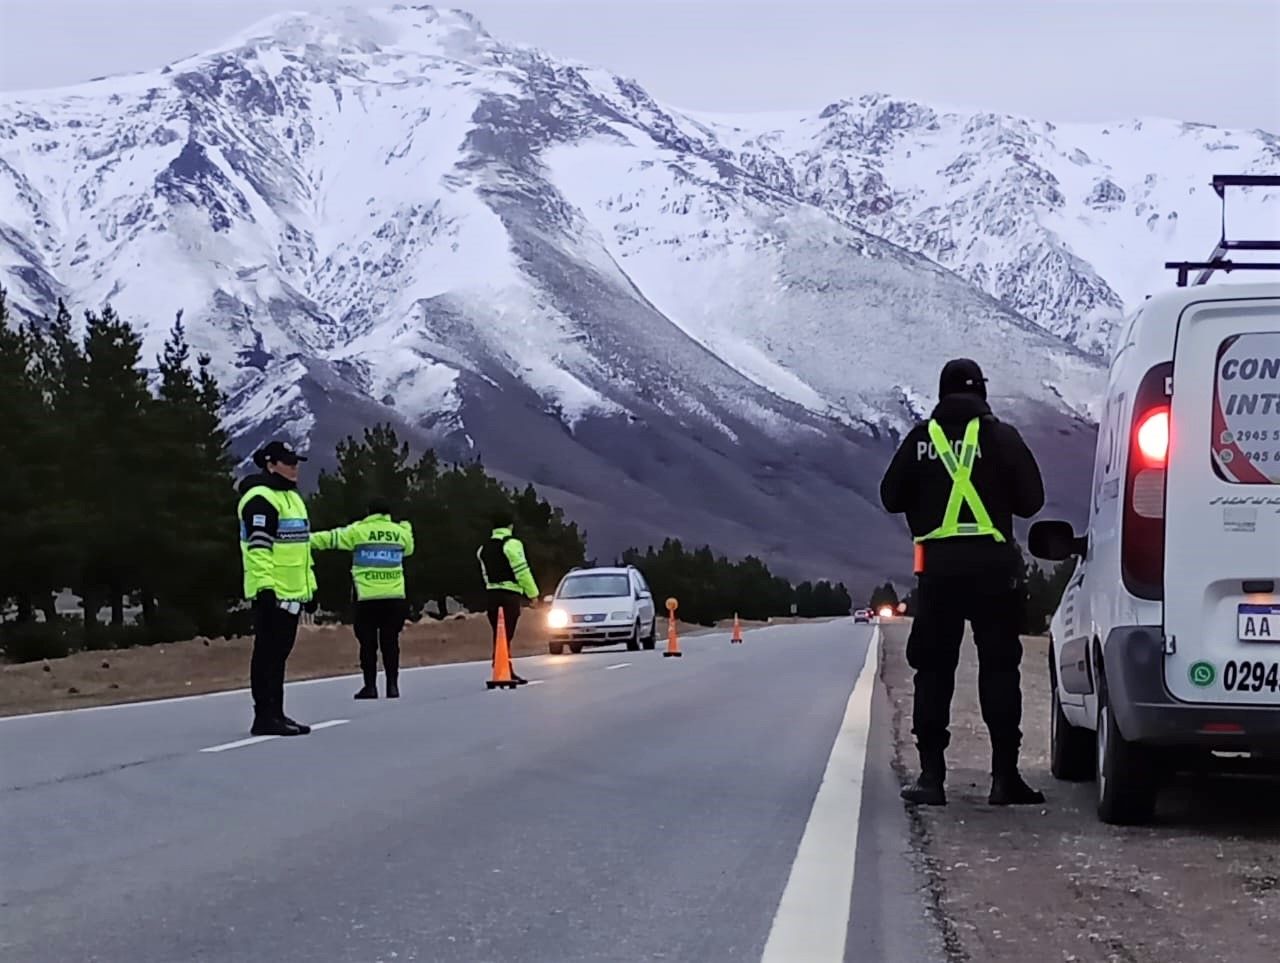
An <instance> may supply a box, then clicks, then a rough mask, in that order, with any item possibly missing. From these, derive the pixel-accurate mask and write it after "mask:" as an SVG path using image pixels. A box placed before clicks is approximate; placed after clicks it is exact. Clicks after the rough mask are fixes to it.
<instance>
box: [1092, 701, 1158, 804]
mask: <svg viewBox="0 0 1280 963" xmlns="http://www.w3.org/2000/svg"><path fill="white" fill-rule="evenodd" d="M1097 745H1098V748H1097V765H1096V770H1097V776H1098V818H1099V819H1101V820H1102V821H1103V822H1104V823H1112V824H1114V825H1119V826H1136V825H1141V824H1143V823H1149V822H1150V821H1151V819H1152V817H1153V816H1154V815H1155V810H1156V791H1157V788H1158V787H1157V785H1156V776H1157V773H1156V767H1155V765H1154V764H1153V759H1152V755H1151V751H1150V750H1149V749H1146V748H1145V747H1143V746H1140V745H1137V744H1135V743H1132V742H1128V741H1127V740H1126V739H1125V738H1124V736H1122V735H1121V734H1120V729H1119V728H1118V727H1117V726H1116V717H1115V713H1114V712H1112V711H1111V703H1110V701H1109V699H1108V698H1107V688H1106V686H1105V685H1102V686H1099V688H1098V733H1097Z"/></svg>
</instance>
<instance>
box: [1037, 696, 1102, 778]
mask: <svg viewBox="0 0 1280 963" xmlns="http://www.w3.org/2000/svg"><path fill="white" fill-rule="evenodd" d="M1049 711H1050V713H1052V714H1051V715H1050V717H1049V771H1050V772H1052V773H1053V778H1055V779H1061V780H1062V781H1063V782H1088V781H1089V780H1090V779H1092V778H1094V776H1095V775H1096V773H1095V771H1094V767H1095V763H1094V753H1095V752H1096V751H1097V748H1096V743H1095V741H1094V736H1093V733H1092V732H1090V731H1089V730H1088V729H1081V728H1080V727H1079V726H1073V725H1072V724H1071V723H1070V722H1068V721H1067V716H1066V714H1065V713H1064V712H1063V711H1062V702H1061V701H1060V700H1059V699H1058V687H1057V685H1055V686H1054V687H1053V704H1052V708H1051V709H1050V710H1049Z"/></svg>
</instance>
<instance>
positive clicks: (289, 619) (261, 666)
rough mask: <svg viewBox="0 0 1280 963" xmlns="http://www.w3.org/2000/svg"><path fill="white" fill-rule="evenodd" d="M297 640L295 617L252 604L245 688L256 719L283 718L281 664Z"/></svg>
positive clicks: (277, 608)
mask: <svg viewBox="0 0 1280 963" xmlns="http://www.w3.org/2000/svg"><path fill="white" fill-rule="evenodd" d="M297 637H298V616H296V615H291V614H290V613H288V612H286V611H285V610H284V609H282V608H280V607H278V606H276V605H271V606H266V605H262V604H256V603H255V611H254V623H253V655H252V656H251V657H250V659H249V686H250V688H251V689H252V691H253V714H254V716H255V717H256V718H258V719H280V718H283V717H284V665H285V662H287V661H288V659H289V653H290V652H292V651H293V643H294V640H295V639H296V638H297Z"/></svg>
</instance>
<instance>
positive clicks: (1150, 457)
mask: <svg viewBox="0 0 1280 963" xmlns="http://www.w3.org/2000/svg"><path fill="white" fill-rule="evenodd" d="M1138 453H1139V454H1140V455H1142V460H1143V461H1144V462H1145V463H1146V464H1147V466H1148V467H1151V468H1157V467H1158V468H1163V467H1164V463H1165V461H1166V460H1167V459H1168V457H1169V409H1168V408H1167V407H1165V408H1156V409H1154V410H1153V411H1149V412H1147V413H1146V414H1145V415H1143V416H1142V421H1140V422H1139V423H1138Z"/></svg>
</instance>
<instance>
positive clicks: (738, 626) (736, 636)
mask: <svg viewBox="0 0 1280 963" xmlns="http://www.w3.org/2000/svg"><path fill="white" fill-rule="evenodd" d="M729 642H730V643H732V644H734V645H741V644H742V623H741V622H739V621H738V613H737V612H734V613H733V638H731V639H730V640H729Z"/></svg>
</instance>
